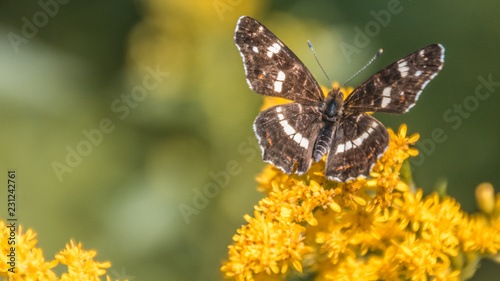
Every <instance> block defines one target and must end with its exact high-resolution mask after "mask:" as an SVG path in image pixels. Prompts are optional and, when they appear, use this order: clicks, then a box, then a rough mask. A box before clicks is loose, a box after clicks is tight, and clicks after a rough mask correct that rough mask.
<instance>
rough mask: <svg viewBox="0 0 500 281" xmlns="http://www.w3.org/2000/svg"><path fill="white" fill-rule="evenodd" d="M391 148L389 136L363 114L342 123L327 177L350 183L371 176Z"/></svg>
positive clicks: (329, 156)
mask: <svg viewBox="0 0 500 281" xmlns="http://www.w3.org/2000/svg"><path fill="white" fill-rule="evenodd" d="M388 145H389V133H388V132H387V129H386V128H385V127H384V125H382V124H381V123H380V122H379V121H378V120H377V119H375V118H373V117H372V116H370V115H368V114H366V113H362V114H358V115H347V116H345V118H344V119H343V121H342V122H341V123H340V124H339V128H338V129H337V133H336V134H335V138H334V139H333V141H332V145H331V148H330V152H329V153H328V156H327V158H326V167H325V175H326V176H327V177H328V178H330V179H333V180H340V181H347V180H351V179H355V178H357V177H359V176H363V177H367V176H368V174H369V173H370V170H371V169H372V167H373V165H374V164H375V163H376V162H377V160H378V159H379V158H380V157H381V156H382V154H383V153H384V152H385V150H386V149H387V147H388Z"/></svg>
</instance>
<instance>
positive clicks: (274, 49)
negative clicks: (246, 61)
mask: <svg viewBox="0 0 500 281" xmlns="http://www.w3.org/2000/svg"><path fill="white" fill-rule="evenodd" d="M267 49H268V50H269V52H272V53H275V54H277V53H279V51H280V50H281V46H280V45H278V43H274V44H273V45H271V46H269V47H267ZM268 54H269V53H268Z"/></svg>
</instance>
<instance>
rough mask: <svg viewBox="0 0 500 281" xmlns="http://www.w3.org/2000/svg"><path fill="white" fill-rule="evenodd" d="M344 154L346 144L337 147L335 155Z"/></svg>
mask: <svg viewBox="0 0 500 281" xmlns="http://www.w3.org/2000/svg"><path fill="white" fill-rule="evenodd" d="M341 152H344V144H343V143H341V144H339V145H338V146H337V151H336V152H335V153H341Z"/></svg>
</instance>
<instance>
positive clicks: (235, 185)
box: [0, 0, 500, 280]
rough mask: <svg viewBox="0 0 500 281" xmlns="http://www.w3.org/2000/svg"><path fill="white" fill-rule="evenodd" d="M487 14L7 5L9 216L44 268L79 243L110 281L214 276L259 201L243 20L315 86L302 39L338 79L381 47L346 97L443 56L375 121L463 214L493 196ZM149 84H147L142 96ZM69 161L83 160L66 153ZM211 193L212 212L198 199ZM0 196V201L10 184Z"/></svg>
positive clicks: (1, 148) (396, 6) (410, 6)
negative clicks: (286, 52) (402, 64)
mask: <svg viewBox="0 0 500 281" xmlns="http://www.w3.org/2000/svg"><path fill="white" fill-rule="evenodd" d="M384 11H385V12H384ZM498 11H500V3H499V2H498V1H495V0H486V1H485V0H483V1H479V2H478V1H473V2H471V1H469V2H464V1H406V0H400V1H397V0H387V1H376V2H375V1H320V0H315V1H285V0H281V1H263V0H256V1H250V0H208V1H205V0H203V1H202V0H190V1H171V0H142V1H140V0H135V1H131V0H122V1H111V0H106V1H97V0H89V1H70V0H64V1H63V0H59V2H57V1H55V0H41V1H39V2H37V1H13V0H4V1H2V2H0V98H1V102H0V126H1V129H2V130H1V132H2V135H1V138H0V155H1V156H0V157H1V163H0V172H1V173H5V174H4V179H6V171H7V170H8V169H15V170H16V171H17V173H18V182H19V185H18V217H19V219H20V221H21V223H22V224H23V225H24V227H25V228H32V229H34V230H35V232H37V233H38V236H37V237H38V241H39V242H38V246H39V247H41V248H43V249H44V255H45V257H46V258H47V259H51V258H53V255H54V254H55V253H56V252H57V251H59V250H60V249H62V248H64V246H65V243H67V242H68V241H69V239H71V238H73V239H75V240H77V241H80V242H82V243H83V246H84V248H86V249H96V250H97V251H98V256H97V260H101V261H104V260H109V261H111V262H112V264H113V267H112V269H113V270H110V271H109V273H110V275H111V276H112V277H114V278H119V279H124V277H128V278H129V279H131V280H132V279H133V280H220V279H221V278H222V277H221V274H220V273H219V267H220V265H221V261H222V260H223V259H225V258H226V257H227V245H229V244H230V243H231V237H232V235H233V234H234V233H235V232H236V229H237V228H239V227H240V225H241V224H243V223H244V220H243V215H244V214H246V213H252V211H253V205H254V204H256V203H257V201H258V200H259V199H260V198H261V197H262V194H261V193H259V192H258V191H257V190H256V183H255V180H254V178H255V176H256V175H257V174H258V173H259V171H261V169H262V168H263V167H264V164H263V162H262V160H261V158H260V152H259V151H258V148H256V146H255V145H256V140H255V137H254V134H253V131H252V126H251V125H252V122H253V119H254V118H255V117H256V115H257V114H258V112H259V107H260V105H261V103H262V97H261V96H259V95H257V94H255V93H253V92H252V91H251V90H250V89H248V87H247V85H246V82H245V77H244V71H243V66H242V62H241V58H240V55H239V54H238V51H237V49H236V47H235V46H234V44H233V32H234V27H235V24H236V21H237V19H238V17H240V16H241V15H249V16H252V17H255V18H257V19H258V20H259V21H261V22H262V23H264V24H265V25H266V26H267V27H269V28H270V29H271V30H272V31H273V32H274V33H275V34H277V35H278V36H279V37H280V38H281V39H282V40H283V41H284V42H285V43H286V44H287V45H288V46H289V47H290V48H291V49H292V50H293V51H294V52H295V53H296V54H297V55H298V57H300V58H301V59H302V60H303V62H304V63H305V64H306V65H307V66H308V67H309V69H310V70H311V71H312V73H313V74H314V75H315V76H316V78H317V79H318V81H319V82H320V83H321V84H323V85H326V84H327V80H326V78H325V77H324V75H323V74H322V73H321V71H320V69H319V67H318V66H317V64H316V62H315V61H314V58H313V56H312V54H311V52H310V50H309V49H308V47H307V44H306V40H308V39H309V40H311V41H312V42H313V44H314V47H315V51H316V53H317V54H318V56H319V59H320V61H321V63H322V64H323V66H324V68H325V70H326V72H327V73H328V74H329V76H330V77H331V78H332V79H333V80H335V81H340V82H341V83H342V82H344V81H346V80H347V79H348V78H349V77H350V76H351V75H352V74H354V73H355V72H356V71H357V70H359V69H360V68H361V67H362V66H363V65H365V64H366V62H367V61H368V60H369V58H371V57H372V56H373V55H374V54H375V53H376V51H377V50H378V49H379V48H383V49H384V55H382V56H381V57H380V58H379V59H377V60H376V61H375V62H374V64H373V65H371V66H370V67H369V68H368V69H367V70H366V71H364V72H363V73H362V74H360V75H359V76H358V77H357V78H356V79H355V80H354V81H352V82H351V83H350V85H351V86H353V87H355V86H356V85H358V84H359V83H361V82H363V81H364V79H366V78H368V77H369V76H370V75H371V74H373V73H375V72H376V71H377V70H379V69H380V68H382V67H384V66H385V65H387V64H389V63H392V62H393V61H395V60H397V59H399V58H401V57H403V56H405V55H407V54H409V53H411V52H413V51H415V50H417V49H419V48H421V47H424V46H426V45H428V44H432V43H438V42H439V43H442V44H443V45H444V46H445V48H446V60H445V61H446V62H445V65H444V68H443V70H442V72H441V73H440V74H439V75H438V76H437V78H436V79H435V80H433V81H432V82H431V83H430V84H429V86H428V87H427V88H426V90H425V91H424V93H423V94H422V96H421V98H420V101H419V102H418V104H417V106H416V107H415V108H413V109H412V110H411V112H409V113H408V114H405V115H401V116H390V115H383V114H377V115H376V116H377V118H379V120H381V121H382V122H383V123H384V124H385V125H386V126H387V127H392V128H397V127H398V126H399V125H400V124H401V123H407V124H408V127H409V132H410V133H414V132H419V133H420V134H421V143H420V144H419V148H420V150H421V156H420V158H419V159H418V161H415V162H413V163H412V166H413V169H414V178H415V181H416V183H417V185H418V186H420V187H422V188H423V189H424V190H425V191H426V192H431V191H432V190H433V189H434V188H435V187H436V186H442V185H443V183H447V191H448V193H449V194H450V195H451V196H453V197H455V198H456V199H457V200H458V201H459V202H460V203H461V204H462V207H463V208H464V209H465V210H466V211H469V212H474V211H475V210H476V207H475V202H474V188H475V186H476V185H478V184H479V183H481V182H491V183H492V184H493V185H494V186H495V187H496V188H497V191H500V177H499V168H500V164H499V158H500V146H499V141H498V139H499V137H500V110H499V105H500V97H499V94H500V85H499V84H498V82H500V69H499V64H498V63H499V61H500V52H499V51H498V50H499V44H500V18H499V17H498ZM395 12H396V13H395ZM388 14H389V16H390V18H389V17H387V15H388ZM383 15H385V17H384V16H383ZM367 28H368V30H367ZM360 32H362V33H363V34H364V36H366V37H364V38H361V37H362V35H360ZM362 39H364V40H362ZM346 46H351V47H348V48H349V50H351V51H353V53H349V54H346V53H345V49H346ZM343 49H344V51H343ZM151 73H156V74H155V75H156V76H154V75H153V76H152V74H151ZM146 77H150V78H151V77H153V78H154V77H156V78H155V80H154V81H157V82H158V83H153V84H155V85H153V86H151V84H147V85H149V86H148V89H147V90H146V91H142V92H141V91H140V89H141V86H142V87H144V85H145V84H144V79H146V80H147V79H150V78H146ZM478 77H483V78H484V79H486V80H492V81H495V82H496V83H497V84H494V83H493V84H491V85H490V88H489V90H490V94H489V95H488V97H485V98H483V99H478V98H477V97H476V96H475V90H476V87H478V85H481V82H480V80H478ZM479 79H480V78H479ZM148 81H149V80H148ZM150 82H151V81H150ZM151 83H152V82H151ZM142 89H144V88H142ZM486 89H488V88H486V87H483V89H481V93H482V94H483V95H487V94H488V91H486ZM132 94H136V95H137V97H140V98H139V100H134V99H132V100H131V99H130V97H131V95H132ZM483 97H484V96H483ZM127 102H128V103H127ZM460 106H462V107H463V109H462V110H463V111H462V112H460V111H459V107H460ZM102 120H108V121H107V122H111V123H110V124H111V126H112V128H114V130H113V131H112V132H107V133H106V132H103V133H102V139H101V138H100V137H98V135H99V134H98V133H96V134H97V135H94V137H95V138H96V139H97V140H95V144H93V145H91V146H90V147H89V146H85V144H88V143H89V142H88V139H87V137H86V136H85V134H84V133H83V131H85V130H86V131H87V132H94V133H95V132H96V131H95V130H97V129H99V128H100V127H99V126H100V123H101V122H102ZM105 122H106V121H105ZM435 130H438V132H440V134H441V135H440V136H439V137H437V138H436V137H434V139H433V131H435ZM434 134H439V133H434ZM78 149H80V151H84V152H85V153H84V154H85V155H83V156H81V159H79V160H78V158H77V157H76V158H75V156H74V155H73V156H68V154H71V152H70V151H76V150H78ZM67 157H69V158H67ZM72 157H73V158H72ZM67 161H70V162H71V165H70V164H68V163H67ZM63 165H66V166H65V167H66V168H63V167H64V166H63ZM56 170H57V171H59V172H56ZM229 172H231V173H232V174H228V173H229ZM226 174H227V175H229V176H228V177H227V179H226V177H225V176H224V175H226ZM214 175H215V176H214ZM217 179H218V180H219V181H217ZM5 181H6V180H5ZM217 187H218V189H217ZM205 188H208V189H209V190H210V191H211V192H213V193H212V194H213V196H212V197H213V198H207V199H206V200H204V199H203V198H201V199H200V195H196V194H198V193H199V192H204V189H205ZM0 190H1V193H0V194H1V198H2V199H1V200H2V201H5V202H6V186H5V188H4V187H2V188H0ZM193 200H195V201H196V202H193ZM5 202H2V203H1V204H0V205H1V206H2V208H1V209H0V216H1V217H2V218H5V217H6V207H4V206H6V204H5ZM181 210H184V215H183V213H182V212H181ZM187 212H191V213H187ZM186 214H187V215H186ZM499 269H500V267H499V266H498V265H494V264H492V263H489V262H484V263H483V264H482V268H481V269H480V270H479V271H478V273H477V274H476V276H475V278H474V280H497V278H498V274H496V275H494V273H495V272H496V273H498V271H499Z"/></svg>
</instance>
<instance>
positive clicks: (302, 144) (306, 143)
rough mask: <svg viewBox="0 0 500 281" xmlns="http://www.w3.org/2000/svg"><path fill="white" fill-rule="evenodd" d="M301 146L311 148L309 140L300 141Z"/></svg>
mask: <svg viewBox="0 0 500 281" xmlns="http://www.w3.org/2000/svg"><path fill="white" fill-rule="evenodd" d="M300 146H302V147H303V148H308V147H309V140H308V139H306V138H302V140H301V141H300Z"/></svg>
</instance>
